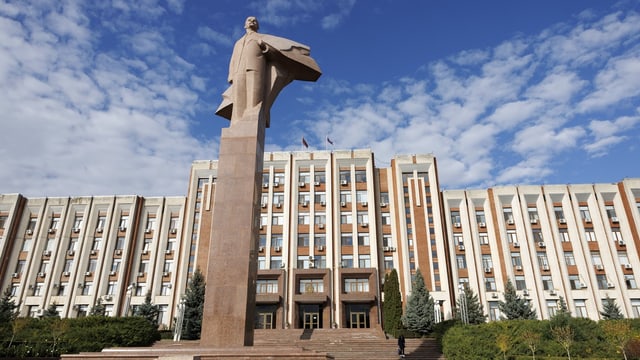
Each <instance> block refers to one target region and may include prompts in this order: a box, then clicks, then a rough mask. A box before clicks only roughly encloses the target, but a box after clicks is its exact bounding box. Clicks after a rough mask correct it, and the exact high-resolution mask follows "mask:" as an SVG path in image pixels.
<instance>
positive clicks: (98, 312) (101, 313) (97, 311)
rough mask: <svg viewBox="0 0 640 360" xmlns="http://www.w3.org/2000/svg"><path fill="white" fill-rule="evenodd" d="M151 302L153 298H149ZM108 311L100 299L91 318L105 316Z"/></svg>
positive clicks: (92, 309) (91, 312) (91, 313)
mask: <svg viewBox="0 0 640 360" xmlns="http://www.w3.org/2000/svg"><path fill="white" fill-rule="evenodd" d="M149 301H151V297H149ZM106 311H107V307H106V306H104V304H103V303H102V299H100V298H98V301H96V304H95V305H94V306H93V307H92V308H91V311H89V316H104V314H105V313H106Z"/></svg>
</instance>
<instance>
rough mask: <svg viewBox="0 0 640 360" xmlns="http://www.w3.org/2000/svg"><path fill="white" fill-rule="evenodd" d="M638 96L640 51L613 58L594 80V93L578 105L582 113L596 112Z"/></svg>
mask: <svg viewBox="0 0 640 360" xmlns="http://www.w3.org/2000/svg"><path fill="white" fill-rule="evenodd" d="M638 95H640V51H637V52H634V53H631V54H627V55H626V56H624V57H619V58H614V59H611V60H610V61H609V63H608V64H607V66H606V67H605V68H604V69H602V70H601V71H600V72H599V73H598V75H597V76H596V78H595V87H594V91H593V92H591V93H590V94H589V95H587V96H586V97H585V98H584V99H583V100H582V102H580V103H579V104H578V109H579V110H580V111H582V112H586V111H590V110H598V109H601V108H603V107H605V106H609V105H612V104H615V103H617V102H620V101H621V100H624V99H628V98H633V97H638Z"/></svg>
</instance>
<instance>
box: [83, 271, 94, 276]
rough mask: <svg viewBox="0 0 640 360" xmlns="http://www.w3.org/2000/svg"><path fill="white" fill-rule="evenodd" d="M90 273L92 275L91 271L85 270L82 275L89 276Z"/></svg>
mask: <svg viewBox="0 0 640 360" xmlns="http://www.w3.org/2000/svg"><path fill="white" fill-rule="evenodd" d="M91 275H93V273H92V272H91V271H87V272H86V273H84V276H91Z"/></svg>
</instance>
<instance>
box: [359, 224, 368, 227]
mask: <svg viewBox="0 0 640 360" xmlns="http://www.w3.org/2000/svg"><path fill="white" fill-rule="evenodd" d="M360 226H362V227H368V226H369V223H362V224H360Z"/></svg>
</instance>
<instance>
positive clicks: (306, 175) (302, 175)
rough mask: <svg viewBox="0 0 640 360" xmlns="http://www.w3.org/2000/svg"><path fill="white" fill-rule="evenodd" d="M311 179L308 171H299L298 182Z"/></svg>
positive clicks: (305, 182) (303, 182)
mask: <svg viewBox="0 0 640 360" xmlns="http://www.w3.org/2000/svg"><path fill="white" fill-rule="evenodd" d="M309 181H311V174H309V173H308V172H306V171H305V172H301V173H299V174H298V182H299V183H300V184H308V183H309Z"/></svg>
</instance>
